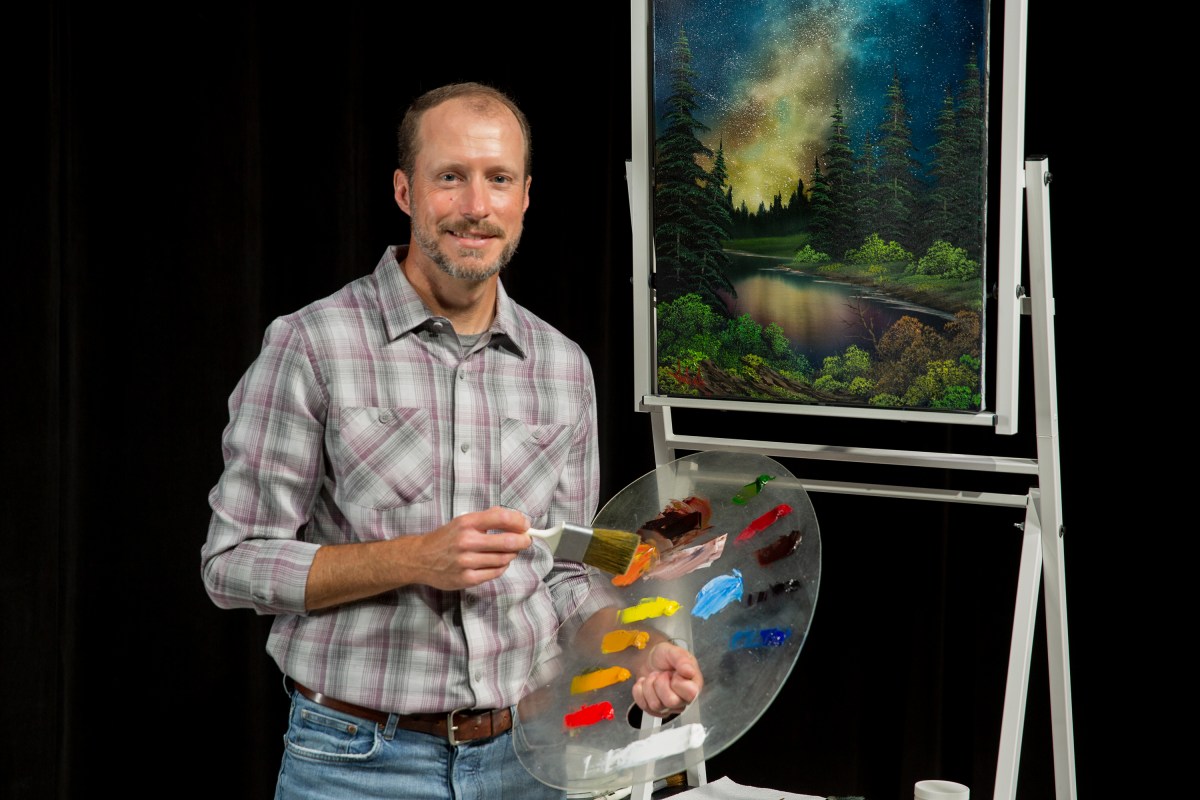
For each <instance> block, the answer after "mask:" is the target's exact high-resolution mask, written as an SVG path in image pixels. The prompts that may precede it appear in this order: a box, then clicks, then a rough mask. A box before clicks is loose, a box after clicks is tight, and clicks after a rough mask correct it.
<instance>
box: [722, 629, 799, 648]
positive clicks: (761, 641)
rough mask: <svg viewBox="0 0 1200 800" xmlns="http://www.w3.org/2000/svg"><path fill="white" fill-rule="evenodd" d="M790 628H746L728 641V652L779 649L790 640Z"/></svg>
mask: <svg viewBox="0 0 1200 800" xmlns="http://www.w3.org/2000/svg"><path fill="white" fill-rule="evenodd" d="M791 635H792V629H791V628H762V629H761V630H755V629H754V628H747V629H746V630H743V631H738V632H737V633H735V634H734V635H733V638H732V639H730V640H729V649H730V650H753V649H755V648H758V647H780V646H781V645H783V643H784V642H786V641H787V640H788V639H789V638H791Z"/></svg>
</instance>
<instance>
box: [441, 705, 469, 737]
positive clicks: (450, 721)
mask: <svg viewBox="0 0 1200 800" xmlns="http://www.w3.org/2000/svg"><path fill="white" fill-rule="evenodd" d="M466 710H467V707H466V706H463V707H462V708H456V709H454V710H453V711H451V712H450V713H448V714H447V715H446V738H447V739H448V740H449V741H450V746H451V747H456V746H458V745H460V744H462V742H460V741H459V740H458V739H456V738H455V737H454V732H455V731H456V730H458V726H457V725H455V724H454V715H455V714H457V713H458V712H460V711H466Z"/></svg>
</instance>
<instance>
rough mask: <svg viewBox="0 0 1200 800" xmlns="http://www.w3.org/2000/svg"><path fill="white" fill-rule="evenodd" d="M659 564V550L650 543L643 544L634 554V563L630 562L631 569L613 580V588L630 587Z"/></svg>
mask: <svg viewBox="0 0 1200 800" xmlns="http://www.w3.org/2000/svg"><path fill="white" fill-rule="evenodd" d="M657 563H658V548H657V547H655V546H654V545H652V544H650V543H649V542H642V543H641V544H639V545H638V548H637V552H636V553H634V554H633V561H632V562H630V564H629V569H627V570H625V574H623V575H617V576H616V577H614V578H613V579H612V582H613V586H628V585H629V584H631V583H633V582H634V581H636V580H637V579H638V578H640V577H641V576H642V575H643V574H644V573H645V572H646V570H648V569H650V568H651V567H653V566H654V565H655V564H657Z"/></svg>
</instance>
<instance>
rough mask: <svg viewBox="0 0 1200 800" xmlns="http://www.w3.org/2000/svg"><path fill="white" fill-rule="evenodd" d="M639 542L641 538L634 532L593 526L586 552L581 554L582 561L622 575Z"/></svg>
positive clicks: (635, 552) (631, 561) (627, 567)
mask: <svg viewBox="0 0 1200 800" xmlns="http://www.w3.org/2000/svg"><path fill="white" fill-rule="evenodd" d="M641 543H642V538H641V537H640V536H638V535H637V534H636V533H630V532H629V531H613V530H608V529H607V528H595V529H593V530H592V536H591V541H589V542H588V546H587V552H586V553H584V555H583V563H585V564H591V565H592V566H593V567H595V568H596V569H599V570H603V571H605V572H608V573H611V574H613V575H624V574H625V573H626V572H627V571H628V570H629V565H630V564H632V563H633V557H634V555H636V554H637V549H638V545H639V544H641Z"/></svg>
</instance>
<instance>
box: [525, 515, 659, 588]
mask: <svg viewBox="0 0 1200 800" xmlns="http://www.w3.org/2000/svg"><path fill="white" fill-rule="evenodd" d="M525 532H526V533H528V534H529V535H530V536H536V537H537V538H539V539H541V540H542V541H543V542H545V543H546V544H547V545H549V546H550V552H551V553H553V554H554V557H555V558H564V559H567V560H568V561H582V562H583V563H584V564H591V565H592V566H593V567H595V568H596V569H601V570H604V571H605V572H610V573H612V574H613V575H624V574H625V572H626V571H627V570H628V569H629V565H630V564H632V563H633V556H634V554H635V553H636V552H637V549H638V545H639V544H641V543H642V539H641V537H640V536H638V535H637V534H636V533H630V532H629V531H614V530H610V529H608V528H587V527H584V526H583V525H573V524H572V523H570V522H560V523H559V524H557V525H555V526H554V527H553V528H546V529H545V530H540V529H538V528H530V529H529V530H527V531H525Z"/></svg>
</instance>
